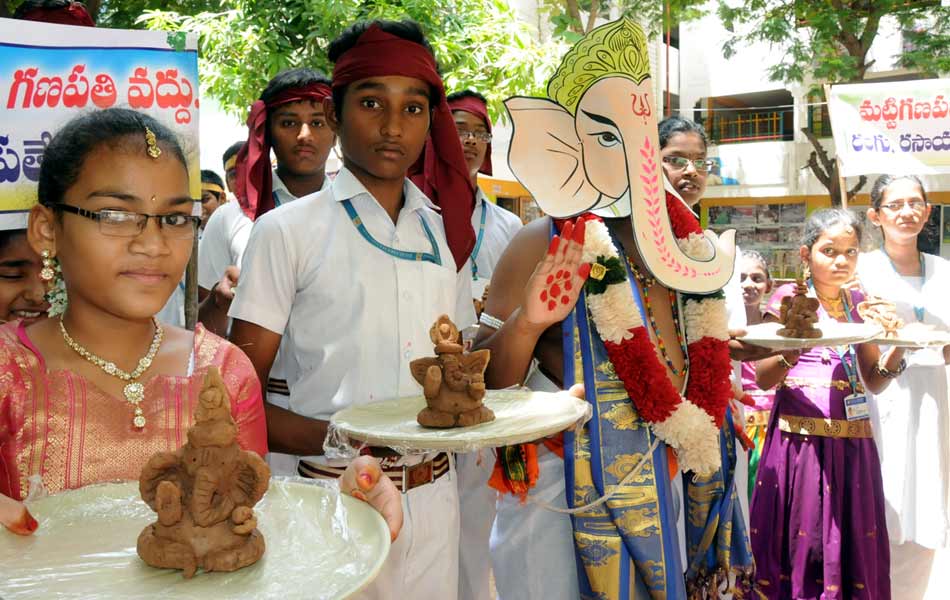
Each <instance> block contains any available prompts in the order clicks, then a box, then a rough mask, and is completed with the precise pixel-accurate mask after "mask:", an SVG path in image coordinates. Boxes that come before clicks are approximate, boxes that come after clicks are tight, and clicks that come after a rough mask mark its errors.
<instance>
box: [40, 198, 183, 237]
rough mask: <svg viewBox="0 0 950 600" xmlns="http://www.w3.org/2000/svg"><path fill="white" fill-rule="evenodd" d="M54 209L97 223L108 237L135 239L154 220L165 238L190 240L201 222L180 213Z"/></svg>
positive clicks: (69, 206) (66, 207)
mask: <svg viewBox="0 0 950 600" xmlns="http://www.w3.org/2000/svg"><path fill="white" fill-rule="evenodd" d="M55 208H56V209H57V210H61V211H63V212H68V213H72V214H74V215H79V216H80V217H86V218H87V219H91V220H93V221H98V223H99V233H101V234H102V235H107V236H110V237H126V238H133V237H136V236H138V235H140V234H141V233H142V232H143V231H145V226H146V225H147V224H148V220H149V219H155V220H156V221H158V227H159V228H160V229H161V231H162V233H163V234H164V235H165V236H166V237H168V238H172V239H178V240H190V239H193V238H194V237H195V229H196V228H197V227H198V224H199V223H200V222H201V217H194V216H191V215H185V214H182V213H171V214H167V215H147V214H144V213H136V212H128V211H124V210H100V211H92V210H86V209H85V208H79V207H78V206H71V205H69V204H57V205H56V206H55Z"/></svg>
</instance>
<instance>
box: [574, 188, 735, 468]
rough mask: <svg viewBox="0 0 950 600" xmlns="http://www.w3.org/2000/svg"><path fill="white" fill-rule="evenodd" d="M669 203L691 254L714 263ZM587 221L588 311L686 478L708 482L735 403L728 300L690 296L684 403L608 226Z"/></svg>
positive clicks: (691, 220) (676, 203)
mask: <svg viewBox="0 0 950 600" xmlns="http://www.w3.org/2000/svg"><path fill="white" fill-rule="evenodd" d="M666 200H667V210H668V212H669V215H670V224H671V225H672V229H673V234H674V235H675V236H676V238H677V243H678V244H679V245H680V247H681V248H683V250H684V252H686V253H687V254H689V255H690V256H692V257H693V258H697V259H702V258H704V257H709V256H711V255H712V253H713V248H712V246H711V244H710V243H709V241H708V240H706V238H705V237H704V236H703V234H702V229H701V228H700V227H699V223H698V222H697V221H696V218H695V217H693V215H692V213H691V212H690V211H689V209H688V208H687V207H686V205H685V204H683V203H682V201H680V200H679V199H678V198H676V197H675V196H673V195H671V194H667V198H666ZM586 218H587V219H588V221H587V231H586V236H585V243H584V254H583V259H582V260H583V261H584V262H589V263H591V264H592V265H593V267H592V269H591V276H590V278H589V279H588V281H587V283H586V284H585V289H586V291H587V304H588V307H589V308H590V312H591V316H592V318H593V320H594V324H595V325H596V326H597V331H598V332H599V333H600V337H601V339H602V340H603V342H604V346H605V347H606V349H607V355H608V357H609V358H610V362H611V363H613V366H614V369H615V370H616V372H617V376H618V377H619V378H620V380H621V381H622V382H623V384H624V388H625V389H626V391H627V393H628V394H629V395H630V398H631V400H632V401H633V402H634V405H635V406H636V408H637V411H638V412H639V413H640V416H641V417H643V418H644V419H645V420H646V421H648V422H649V423H650V424H651V426H652V428H653V431H654V433H655V434H656V435H657V436H658V437H659V438H660V439H661V440H663V441H664V442H665V443H666V444H668V445H670V446H672V447H673V448H675V449H676V450H677V459H678V462H679V465H680V468H681V470H683V471H684V472H686V471H693V472H695V473H697V474H699V475H709V474H711V473H713V472H715V471H716V470H717V469H718V468H719V467H720V464H721V460H720V452H719V428H720V427H721V426H722V422H723V419H724V417H725V412H726V407H727V405H728V403H729V401H730V399H731V398H732V384H731V381H730V375H731V372H732V365H731V362H730V359H729V347H728V340H729V333H728V318H727V315H726V305H725V299H724V297H723V295H722V293H721V292H718V293H716V294H711V295H708V296H695V295H686V294H684V295H683V299H684V307H683V322H684V325H685V329H686V341H687V352H688V360H689V365H690V369H689V380H688V383H687V386H686V396H685V397H683V396H682V395H680V393H679V392H678V391H677V390H676V388H674V387H673V383H672V382H671V381H670V379H669V377H667V374H666V370H665V369H664V368H663V366H662V365H661V364H660V361H659V359H658V358H657V356H656V351H655V350H654V347H653V342H652V341H651V340H650V334H649V332H648V331H647V328H646V327H645V326H644V324H643V319H642V317H641V316H640V312H639V310H638V308H637V303H636V301H635V299H634V297H633V289H632V288H631V286H630V282H629V281H628V278H627V272H626V269H625V268H624V266H623V263H622V262H621V257H620V255H619V254H618V252H617V249H616V247H615V246H614V243H613V240H612V239H611V237H610V232H609V231H608V230H607V226H606V225H604V223H603V222H602V221H601V220H600V219H599V218H598V217H595V216H592V215H590V216H587V217H586Z"/></svg>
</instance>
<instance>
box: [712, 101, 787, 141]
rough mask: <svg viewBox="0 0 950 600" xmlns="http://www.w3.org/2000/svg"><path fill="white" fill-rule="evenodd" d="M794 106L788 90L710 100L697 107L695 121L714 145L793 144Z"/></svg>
mask: <svg viewBox="0 0 950 600" xmlns="http://www.w3.org/2000/svg"><path fill="white" fill-rule="evenodd" d="M792 105H793V101H792V94H791V93H790V92H788V91H787V90H772V91H768V92H754V93H751V94H737V95H734V96H718V97H715V98H713V97H710V98H704V99H702V100H700V101H699V102H698V103H697V106H696V109H697V110H696V120H698V121H699V122H701V123H702V124H703V126H704V127H705V128H706V133H707V134H708V135H709V138H710V141H711V142H712V143H715V144H736V143H741V142H762V141H770V140H776V141H791V140H792V139H794V131H793V127H794V115H793V112H792Z"/></svg>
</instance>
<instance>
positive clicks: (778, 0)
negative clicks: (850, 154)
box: [719, 0, 950, 83]
mask: <svg viewBox="0 0 950 600" xmlns="http://www.w3.org/2000/svg"><path fill="white" fill-rule="evenodd" d="M719 16H720V18H721V19H722V22H723V25H724V26H725V27H726V29H727V30H729V31H731V32H732V33H733V37H732V38H731V39H730V40H729V41H728V42H726V44H725V46H724V47H723V52H724V54H725V56H726V58H729V57H730V56H732V55H733V54H735V52H736V51H737V50H738V49H739V48H740V47H742V46H743V45H745V44H747V43H749V42H765V43H767V44H769V45H771V46H772V48H773V51H774V54H773V55H774V56H778V57H780V58H779V60H778V61H777V62H775V63H774V64H773V65H771V66H770V67H769V76H770V77H771V78H772V80H773V81H785V82H789V81H795V82H801V81H815V82H818V83H833V82H848V81H860V80H862V79H864V76H865V74H866V73H867V70H868V69H869V68H870V67H871V66H872V64H873V61H871V60H869V57H868V52H869V51H870V49H871V45H872V44H873V43H874V40H875V39H876V38H877V35H878V33H879V32H880V27H881V23H882V21H883V20H884V19H885V18H890V19H893V20H895V21H896V22H897V24H898V25H899V27H900V29H901V30H902V31H903V32H904V36H905V38H904V39H905V45H906V46H907V48H906V49H905V51H904V52H903V53H901V55H900V56H899V57H896V58H898V60H899V64H900V65H901V66H903V67H906V68H909V69H915V70H918V71H920V72H922V73H924V74H928V75H936V74H938V73H941V72H947V71H950V8H944V7H941V6H940V2H939V0H916V1H915V0H851V1H850V2H849V1H846V0H791V1H788V0H748V1H745V2H742V3H737V2H735V0H719Z"/></svg>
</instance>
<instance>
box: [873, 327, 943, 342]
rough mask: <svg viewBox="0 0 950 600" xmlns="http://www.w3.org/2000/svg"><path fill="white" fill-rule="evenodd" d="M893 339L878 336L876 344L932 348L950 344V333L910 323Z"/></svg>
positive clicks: (897, 332) (875, 339)
mask: <svg viewBox="0 0 950 600" xmlns="http://www.w3.org/2000/svg"><path fill="white" fill-rule="evenodd" d="M896 334H897V336H896V337H893V338H889V337H883V336H878V337H876V338H874V342H875V343H877V344H881V345H882V346H901V347H904V348H932V347H935V346H946V345H948V344H950V331H943V330H940V329H934V328H933V327H929V326H927V325H921V324H920V323H910V324H908V325H907V326H905V327H901V328H900V329H898V330H897V331H896Z"/></svg>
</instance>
